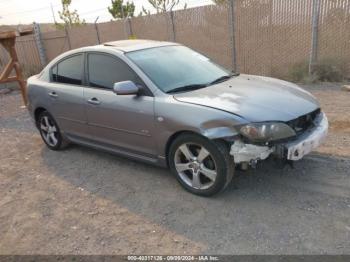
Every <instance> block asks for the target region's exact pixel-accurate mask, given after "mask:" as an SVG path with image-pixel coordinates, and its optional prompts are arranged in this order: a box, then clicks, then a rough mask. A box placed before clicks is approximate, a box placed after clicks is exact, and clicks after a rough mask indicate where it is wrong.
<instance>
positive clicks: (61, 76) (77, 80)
mask: <svg viewBox="0 0 350 262" xmlns="http://www.w3.org/2000/svg"><path fill="white" fill-rule="evenodd" d="M82 70H83V55H82V54H79V55H74V56H71V57H69V58H66V59H64V60H63V61H61V62H59V63H58V64H57V65H55V66H54V67H53V68H52V80H53V81H54V82H58V83H65V84H73V85H81V84H82V75H83V74H82Z"/></svg>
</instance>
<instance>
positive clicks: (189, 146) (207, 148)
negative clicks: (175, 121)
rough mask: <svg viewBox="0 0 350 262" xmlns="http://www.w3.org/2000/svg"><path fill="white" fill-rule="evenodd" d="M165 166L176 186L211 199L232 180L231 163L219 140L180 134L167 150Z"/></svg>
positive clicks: (232, 168) (232, 165)
mask: <svg viewBox="0 0 350 262" xmlns="http://www.w3.org/2000/svg"><path fill="white" fill-rule="evenodd" d="M168 160H169V166H170V169H171V171H172V173H174V175H175V176H176V178H177V180H178V181H179V182H180V184H181V185H182V186H183V187H184V188H185V189H186V190H188V191H190V192H191V193H194V194H197V195H201V196H211V195H214V194H215V193H218V192H220V191H222V190H224V189H225V188H226V186H227V185H228V184H229V182H230V181H231V179H232V176H233V172H234V161H233V158H232V157H231V156H230V154H229V149H228V146H227V145H226V144H225V143H224V142H223V141H215V142H214V141H211V140H208V139H207V138H205V137H202V136H199V135H195V134H183V135H180V136H179V137H177V138H176V139H175V141H174V142H173V143H172V144H171V146H170V149H169V159H168Z"/></svg>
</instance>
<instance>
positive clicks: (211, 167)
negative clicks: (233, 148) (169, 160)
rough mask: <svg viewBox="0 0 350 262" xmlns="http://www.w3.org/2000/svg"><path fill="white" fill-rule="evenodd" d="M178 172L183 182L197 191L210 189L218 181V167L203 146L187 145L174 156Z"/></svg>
mask: <svg viewBox="0 0 350 262" xmlns="http://www.w3.org/2000/svg"><path fill="white" fill-rule="evenodd" d="M174 158H175V159H174V161H175V162H174V163H175V168H176V171H177V172H178V174H179V176H180V178H181V180H182V181H183V182H185V183H186V184H187V185H188V186H190V187H192V188H195V189H202V190H203V189H208V188H210V187H211V186H212V185H213V184H214V183H215V180H216V177H217V167H216V164H215V161H214V158H213V157H212V156H211V154H210V152H209V151H208V150H207V149H206V148H205V147H203V146H201V145H198V144H194V143H185V144H182V145H181V146H179V147H178V149H177V150H176V152H175V156H174Z"/></svg>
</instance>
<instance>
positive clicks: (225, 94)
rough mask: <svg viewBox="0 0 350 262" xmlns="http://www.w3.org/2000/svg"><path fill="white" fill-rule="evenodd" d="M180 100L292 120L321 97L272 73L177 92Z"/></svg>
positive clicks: (257, 117)
mask: <svg viewBox="0 0 350 262" xmlns="http://www.w3.org/2000/svg"><path fill="white" fill-rule="evenodd" d="M174 98H175V99H176V100H178V101H181V102H185V103H192V104H196V105H203V106H207V107H211V108H215V109H219V110H223V111H226V112H230V113H233V114H236V115H238V116H241V117H243V118H245V119H246V120H248V121H251V122H262V121H289V120H292V119H295V118H297V117H299V116H301V115H304V114H307V113H310V112H312V111H314V110H316V109H317V108H319V104H318V102H317V100H316V99H315V98H314V97H313V96H312V95H311V94H310V93H309V92H307V91H305V90H303V89H301V88H299V87H298V86H297V85H295V84H292V83H289V82H286V81H283V80H278V79H274V78H269V77H262V76H253V75H240V76H237V77H233V78H231V79H230V80H228V81H225V82H222V83H219V84H216V85H212V86H208V87H206V88H202V89H198V90H195V91H191V92H184V93H179V94H176V95H174Z"/></svg>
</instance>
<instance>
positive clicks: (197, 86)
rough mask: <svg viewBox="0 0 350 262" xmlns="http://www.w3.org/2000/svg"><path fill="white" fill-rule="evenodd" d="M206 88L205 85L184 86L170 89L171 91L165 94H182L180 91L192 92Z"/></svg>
mask: <svg viewBox="0 0 350 262" xmlns="http://www.w3.org/2000/svg"><path fill="white" fill-rule="evenodd" d="M207 86H208V85H206V84H193V85H185V86H180V87H176V88H174V89H171V90H169V91H167V92H166V93H167V94H169V93H176V92H182V91H192V90H196V89H200V88H204V87H207Z"/></svg>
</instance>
